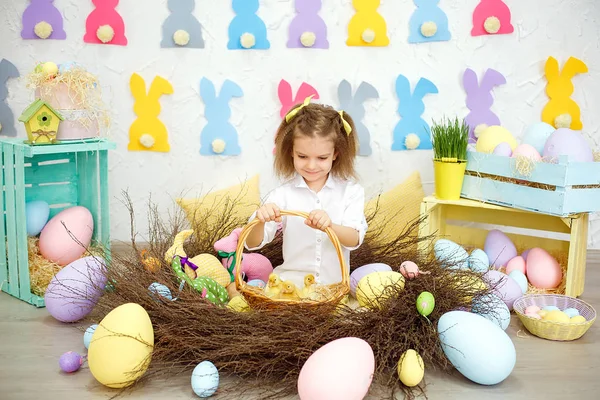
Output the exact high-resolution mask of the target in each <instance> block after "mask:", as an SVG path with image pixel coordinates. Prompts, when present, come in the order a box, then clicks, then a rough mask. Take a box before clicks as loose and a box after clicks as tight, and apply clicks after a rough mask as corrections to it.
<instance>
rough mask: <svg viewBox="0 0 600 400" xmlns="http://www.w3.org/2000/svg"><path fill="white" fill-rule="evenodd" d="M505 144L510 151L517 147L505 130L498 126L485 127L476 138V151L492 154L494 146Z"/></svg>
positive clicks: (510, 134)
mask: <svg viewBox="0 0 600 400" xmlns="http://www.w3.org/2000/svg"><path fill="white" fill-rule="evenodd" d="M502 142H505V143H507V144H508V145H509V146H510V149H511V150H514V148H515V147H517V141H516V140H515V138H514V137H513V135H512V133H510V132H509V131H508V130H507V129H506V128H503V127H501V126H499V125H492V126H489V127H487V128H486V129H485V130H484V131H483V132H481V134H480V135H479V138H477V145H476V148H477V151H478V152H480V153H492V152H493V151H494V149H495V148H496V146H498V145H499V144H500V143H502Z"/></svg>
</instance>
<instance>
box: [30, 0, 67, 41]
mask: <svg viewBox="0 0 600 400" xmlns="http://www.w3.org/2000/svg"><path fill="white" fill-rule="evenodd" d="M53 2H54V0H31V3H30V4H29V5H28V6H27V8H26V9H25V11H23V17H22V22H23V29H22V30H21V37H22V38H23V39H57V40H64V39H66V38H67V33H66V32H65V31H64V29H63V16H62V15H61V13H60V11H58V9H57V8H56V6H55V5H54V4H52V3H53Z"/></svg>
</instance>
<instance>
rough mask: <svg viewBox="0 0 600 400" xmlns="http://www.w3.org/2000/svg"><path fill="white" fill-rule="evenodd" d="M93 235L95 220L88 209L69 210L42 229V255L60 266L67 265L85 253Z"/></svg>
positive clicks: (74, 208)
mask: <svg viewBox="0 0 600 400" xmlns="http://www.w3.org/2000/svg"><path fill="white" fill-rule="evenodd" d="M63 223H64V225H63ZM69 231H70V233H69ZM93 233H94V218H93V217H92V213H91V212H90V211H89V210H88V209H87V208H85V207H82V206H75V207H70V208H67V209H65V210H63V211H61V212H59V213H58V214H56V215H55V216H54V217H53V218H52V219H51V220H50V221H48V223H47V224H46V226H44V229H42V232H41V233H40V241H39V247H40V253H41V254H42V256H44V258H46V259H47V260H50V261H52V262H54V263H56V264H58V265H67V264H69V263H71V262H73V261H75V260H77V259H78V258H79V257H81V256H82V255H83V253H85V249H86V248H87V247H88V246H89V245H90V242H91V240H92V234H93ZM71 235H72V236H73V237H74V238H76V239H77V240H75V239H73V237H71ZM78 242H80V243H81V244H79V243H78Z"/></svg>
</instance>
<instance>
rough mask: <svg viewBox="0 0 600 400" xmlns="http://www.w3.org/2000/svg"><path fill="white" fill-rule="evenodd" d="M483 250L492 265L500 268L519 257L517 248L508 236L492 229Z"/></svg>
mask: <svg viewBox="0 0 600 400" xmlns="http://www.w3.org/2000/svg"><path fill="white" fill-rule="evenodd" d="M483 250H484V251H485V253H486V254H487V256H488V258H489V260H490V265H492V266H495V267H496V268H500V267H502V266H506V264H508V261H509V260H511V259H513V258H514V257H516V256H517V248H516V247H515V245H514V244H513V242H512V241H511V240H510V238H509V237H508V236H506V235H505V234H504V233H502V232H500V231H499V230H498V229H492V230H491V231H489V232H488V234H487V236H486V238H485V244H484V246H483Z"/></svg>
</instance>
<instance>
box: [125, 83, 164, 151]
mask: <svg viewBox="0 0 600 400" xmlns="http://www.w3.org/2000/svg"><path fill="white" fill-rule="evenodd" d="M129 86H130V88H131V93H132V94H133V98H134V99H135V102H134V104H133V111H134V112H135V114H136V115H137V119H136V120H135V121H133V124H131V127H130V128H129V144H128V145H127V150H129V151H160V152H168V151H170V150H171V147H170V145H169V134H168V132H167V127H166V126H165V124H163V123H162V121H161V120H160V119H158V116H159V115H160V101H159V99H160V97H161V96H162V95H163V94H173V86H171V83H169V81H167V80H166V79H165V78H162V77H160V76H157V77H155V78H154V80H153V81H152V84H151V85H150V90H149V91H148V94H146V82H145V81H144V79H143V78H142V77H141V76H140V75H138V74H136V73H134V74H133V75H131V79H130V81H129Z"/></svg>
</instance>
